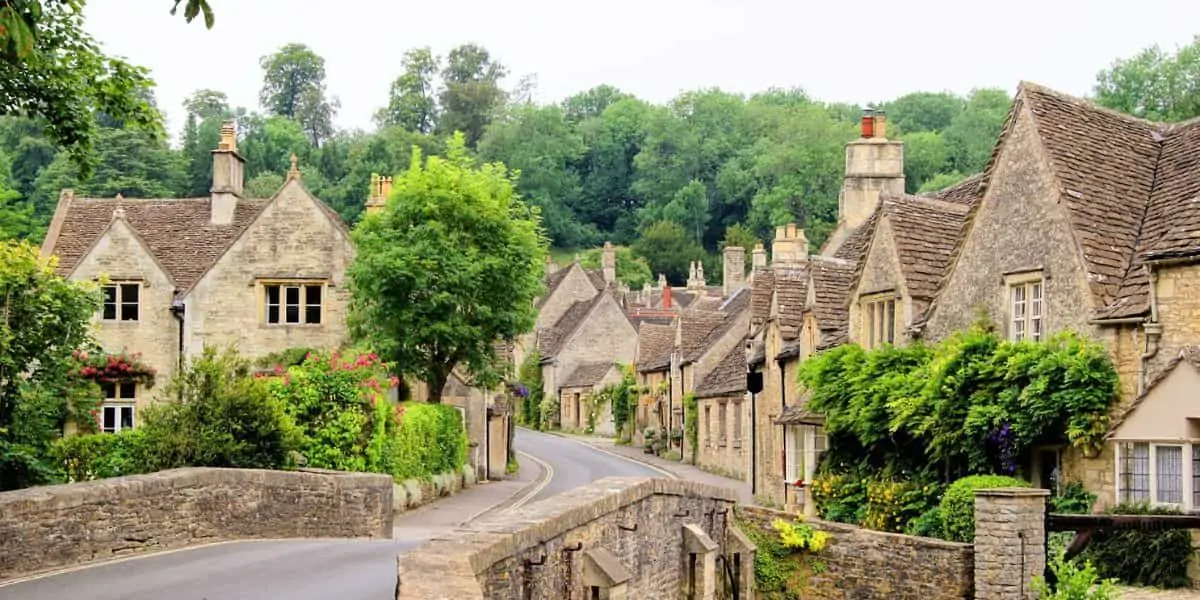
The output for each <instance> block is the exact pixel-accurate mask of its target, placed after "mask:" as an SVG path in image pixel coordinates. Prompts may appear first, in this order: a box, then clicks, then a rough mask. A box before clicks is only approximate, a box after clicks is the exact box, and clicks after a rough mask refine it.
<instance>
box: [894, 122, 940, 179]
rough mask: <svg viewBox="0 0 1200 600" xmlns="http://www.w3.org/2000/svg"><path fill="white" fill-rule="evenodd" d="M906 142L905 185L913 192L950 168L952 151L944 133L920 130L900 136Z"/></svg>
mask: <svg viewBox="0 0 1200 600" xmlns="http://www.w3.org/2000/svg"><path fill="white" fill-rule="evenodd" d="M900 139H901V141H903V142H904V187H905V188H906V190H905V191H907V192H909V193H912V192H915V191H916V190H918V189H920V188H921V186H922V185H924V183H925V182H926V181H929V180H930V179H932V178H933V177H934V176H935V175H937V174H938V173H942V172H945V171H947V170H949V167H950V164H949V163H950V152H949V151H948V150H947V149H946V140H945V138H943V137H942V134H940V133H937V132H934V131H918V132H915V133H906V134H904V135H902V136H900Z"/></svg>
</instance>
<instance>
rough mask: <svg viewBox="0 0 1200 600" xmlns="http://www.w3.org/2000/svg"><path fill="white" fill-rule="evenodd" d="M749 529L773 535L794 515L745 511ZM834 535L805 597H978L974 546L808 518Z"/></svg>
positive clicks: (952, 599) (941, 599) (860, 599)
mask: <svg viewBox="0 0 1200 600" xmlns="http://www.w3.org/2000/svg"><path fill="white" fill-rule="evenodd" d="M738 516H739V517H740V518H742V519H743V520H744V521H745V522H746V523H747V524H748V525H749V526H751V527H755V528H758V529H761V530H762V531H764V532H767V533H769V534H770V535H772V536H775V535H778V533H777V532H775V530H774V529H772V528H771V522H772V521H774V520H775V519H783V520H785V521H789V522H790V521H793V520H794V519H795V517H796V515H795V514H794V513H787V512H781V511H777V510H770V509H766V508H758V507H751V506H739V507H738ZM805 523H807V524H809V525H812V526H813V527H814V528H816V529H819V530H821V531H825V532H827V533H829V534H830V540H829V543H828V545H827V546H826V547H825V548H824V549H822V550H821V551H820V552H819V553H818V554H817V555H816V556H814V559H815V560H816V561H818V562H820V563H822V564H823V565H824V567H825V568H824V569H823V570H821V572H813V573H811V574H809V575H808V578H807V587H806V588H805V589H804V596H803V597H804V598H809V599H813V600H818V599H820V600H876V599H878V600H910V599H911V600H966V599H970V598H972V597H973V592H974V577H975V571H974V568H975V561H974V550H973V549H972V546H971V544H956V543H953V542H945V541H941V540H935V539H930V538H921V537H913V536H907V535H901V534H898V533H884V532H881V531H872V530H870V529H863V528H860V527H855V526H852V525H843V524H841V523H830V522H827V521H820V520H816V519H807V520H805Z"/></svg>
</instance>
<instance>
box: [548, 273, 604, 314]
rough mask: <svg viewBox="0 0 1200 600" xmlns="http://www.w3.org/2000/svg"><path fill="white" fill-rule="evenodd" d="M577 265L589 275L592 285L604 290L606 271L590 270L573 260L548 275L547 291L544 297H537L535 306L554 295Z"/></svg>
mask: <svg viewBox="0 0 1200 600" xmlns="http://www.w3.org/2000/svg"><path fill="white" fill-rule="evenodd" d="M575 267H579V269H580V270H582V271H583V274H584V275H586V276H587V278H588V281H590V282H592V287H594V288H596V291H598V292H600V291H604V288H605V284H604V273H602V272H601V271H597V270H591V271H589V270H587V269H584V268H583V267H582V266H580V265H579V263H577V262H573V263H571V264H569V265H567V266H565V267H563V268H561V269H559V270H557V271H555V272H553V273H551V274H549V275H547V276H546V280H545V283H546V293H545V294H542V297H541V298H538V299H537V302H535V303H534V306H535V307H537V308H541V307H542V305H543V304H545V303H546V300H547V299H548V298H550V296H553V295H554V292H555V291H556V290H557V289H558V286H560V285H562V282H563V281H565V280H566V279H567V274H568V273H570V272H571V269H573V268H575Z"/></svg>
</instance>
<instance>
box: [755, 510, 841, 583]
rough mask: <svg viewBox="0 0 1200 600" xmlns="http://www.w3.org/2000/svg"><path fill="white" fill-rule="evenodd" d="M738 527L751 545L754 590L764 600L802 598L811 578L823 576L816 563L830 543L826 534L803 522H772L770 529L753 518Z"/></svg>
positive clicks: (822, 567)
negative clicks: (755, 548) (752, 544)
mask: <svg viewBox="0 0 1200 600" xmlns="http://www.w3.org/2000/svg"><path fill="white" fill-rule="evenodd" d="M737 526H738V527H739V528H740V529H741V530H742V532H743V533H745V534H746V536H747V537H749V538H750V541H752V542H754V545H755V546H756V547H757V551H756V552H755V555H754V587H755V592H756V594H757V596H758V597H760V598H765V599H767V600H799V599H800V598H803V597H804V596H803V593H804V590H805V589H806V588H807V586H808V576H809V575H810V574H814V573H815V574H820V573H823V572H825V569H826V566H825V563H823V562H821V561H820V560H818V559H817V555H818V553H820V552H821V551H822V550H823V549H824V548H825V546H826V544H828V542H829V534H828V533H825V532H824V531H820V530H817V529H816V528H814V527H813V526H812V525H809V524H807V523H804V522H803V517H797V518H796V520H795V521H791V522H789V521H785V520H783V519H779V518H776V519H773V520H771V522H770V527H769V528H768V527H767V526H766V523H765V522H760V520H759V519H756V518H745V517H743V516H739V517H738V518H737Z"/></svg>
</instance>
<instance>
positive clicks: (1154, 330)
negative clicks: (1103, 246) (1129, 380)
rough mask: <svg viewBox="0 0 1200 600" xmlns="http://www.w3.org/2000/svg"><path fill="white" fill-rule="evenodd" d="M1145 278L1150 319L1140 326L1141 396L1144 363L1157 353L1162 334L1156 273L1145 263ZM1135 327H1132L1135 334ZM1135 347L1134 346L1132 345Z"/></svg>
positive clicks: (1138, 377)
mask: <svg viewBox="0 0 1200 600" xmlns="http://www.w3.org/2000/svg"><path fill="white" fill-rule="evenodd" d="M1145 269H1146V278H1147V279H1149V280H1150V285H1149V291H1150V320H1149V321H1148V322H1147V323H1146V324H1144V325H1143V326H1142V327H1143V329H1144V330H1145V332H1146V341H1145V347H1146V350H1145V352H1143V353H1142V355H1141V356H1140V357H1139V359H1140V360H1139V361H1138V374H1137V384H1138V395H1139V396H1141V395H1142V394H1143V393H1144V392H1145V391H1146V364H1147V362H1149V361H1150V359H1152V358H1154V355H1156V354H1158V340H1159V337H1160V336H1161V335H1162V323H1159V322H1158V274H1157V273H1155V272H1154V267H1153V266H1151V265H1145ZM1136 331H1137V330H1136V329H1134V332H1135V335H1136ZM1134 347H1136V346H1134Z"/></svg>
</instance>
